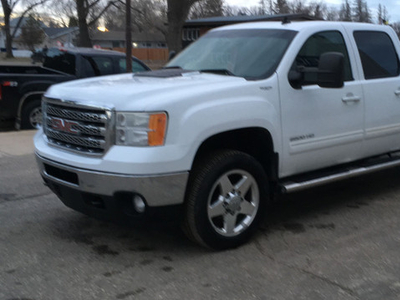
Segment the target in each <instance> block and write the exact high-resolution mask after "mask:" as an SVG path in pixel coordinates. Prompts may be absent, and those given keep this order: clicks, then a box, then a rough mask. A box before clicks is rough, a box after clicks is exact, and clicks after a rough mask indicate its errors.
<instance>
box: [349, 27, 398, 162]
mask: <svg viewBox="0 0 400 300" xmlns="http://www.w3.org/2000/svg"><path fill="white" fill-rule="evenodd" d="M353 36H354V39H355V42H356V44H357V49H358V53H359V63H360V64H361V66H362V67H361V68H360V69H362V70H363V77H364V78H363V81H362V87H363V89H364V94H365V151H366V153H365V154H366V155H368V156H370V155H375V154H380V153H385V152H389V151H391V150H397V149H400V142H399V140H400V76H399V74H400V66H399V56H398V49H396V46H397V47H398V40H397V41H396V42H397V44H395V43H393V40H392V39H394V38H396V39H397V37H395V36H394V35H392V34H391V32H390V31H387V32H384V31H366V30H355V31H354V32H353Z"/></svg>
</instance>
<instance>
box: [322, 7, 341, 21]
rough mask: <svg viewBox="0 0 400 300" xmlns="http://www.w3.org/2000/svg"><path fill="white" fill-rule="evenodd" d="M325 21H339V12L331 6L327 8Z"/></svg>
mask: <svg viewBox="0 0 400 300" xmlns="http://www.w3.org/2000/svg"><path fill="white" fill-rule="evenodd" d="M325 19H326V20H327V21H339V19H340V18H339V11H338V10H337V9H336V8H335V7H333V6H331V7H328V8H327V10H326V17H325Z"/></svg>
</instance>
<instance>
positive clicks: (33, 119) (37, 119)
mask: <svg viewBox="0 0 400 300" xmlns="http://www.w3.org/2000/svg"><path fill="white" fill-rule="evenodd" d="M29 122H30V124H31V125H32V127H33V128H37V126H38V125H41V124H42V107H40V106H39V107H35V108H34V109H33V110H32V111H31V112H30V114H29Z"/></svg>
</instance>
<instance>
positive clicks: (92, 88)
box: [45, 71, 248, 111]
mask: <svg viewBox="0 0 400 300" xmlns="http://www.w3.org/2000/svg"><path fill="white" fill-rule="evenodd" d="M246 82H248V81H246V80H245V79H244V78H241V77H233V76H224V75H215V74H209V73H200V72H197V71H196V72H190V73H184V74H182V75H181V76H175V77H168V78H158V77H147V76H146V77H144V76H136V75H132V74H123V75H113V76H104V77H97V78H91V79H84V80H75V81H70V82H67V83H62V84H57V85H53V86H51V87H50V88H49V89H48V90H47V92H46V94H45V96H46V97H48V98H54V99H60V100H69V101H76V102H79V103H81V104H87V105H95V106H99V105H103V106H105V107H110V108H114V109H116V110H119V111H129V110H134V111H142V110H143V111H145V110H154V109H165V108H166V106H167V105H168V104H172V103H176V102H179V101H182V100H183V99H184V100H185V101H187V100H188V99H189V98H196V95H197V96H198V95H199V94H201V95H202V96H203V97H204V96H205V95H207V94H208V95H214V96H215V95H216V94H220V93H219V92H223V91H224V90H225V91H226V89H230V90H232V89H240V86H242V85H244V84H246Z"/></svg>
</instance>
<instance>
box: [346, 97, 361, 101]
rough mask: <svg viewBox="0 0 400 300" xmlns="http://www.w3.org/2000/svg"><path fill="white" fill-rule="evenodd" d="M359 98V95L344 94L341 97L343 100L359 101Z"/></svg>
mask: <svg viewBox="0 0 400 300" xmlns="http://www.w3.org/2000/svg"><path fill="white" fill-rule="evenodd" d="M360 100H361V98H360V97H359V96H346V97H343V98H342V101H343V102H359V101H360Z"/></svg>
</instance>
